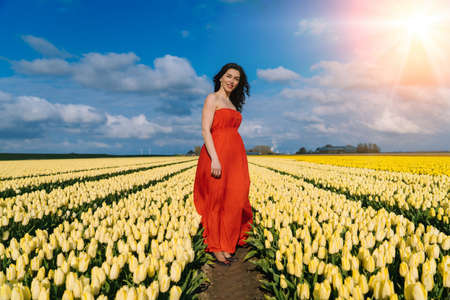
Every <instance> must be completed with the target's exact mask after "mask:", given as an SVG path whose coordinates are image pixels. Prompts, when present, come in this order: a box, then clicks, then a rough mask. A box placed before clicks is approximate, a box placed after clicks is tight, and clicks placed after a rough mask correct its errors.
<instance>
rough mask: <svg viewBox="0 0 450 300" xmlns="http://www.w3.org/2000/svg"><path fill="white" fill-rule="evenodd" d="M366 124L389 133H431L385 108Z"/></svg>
mask: <svg viewBox="0 0 450 300" xmlns="http://www.w3.org/2000/svg"><path fill="white" fill-rule="evenodd" d="M367 126H368V127H370V128H372V129H375V130H377V131H383V132H390V133H400V134H404V133H428V134H429V133H431V132H428V131H427V130H426V129H424V128H421V127H419V126H417V125H416V124H414V123H413V122H412V121H410V120H408V119H406V118H404V117H402V116H399V115H395V114H394V113H392V112H390V111H389V110H385V111H384V112H383V113H382V114H381V116H379V117H378V118H377V119H375V120H374V121H373V122H372V123H368V124H367Z"/></svg>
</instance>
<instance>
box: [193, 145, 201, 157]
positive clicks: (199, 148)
mask: <svg viewBox="0 0 450 300" xmlns="http://www.w3.org/2000/svg"><path fill="white" fill-rule="evenodd" d="M201 150H202V146H195V147H194V152H195V154H196V155H200V151H201Z"/></svg>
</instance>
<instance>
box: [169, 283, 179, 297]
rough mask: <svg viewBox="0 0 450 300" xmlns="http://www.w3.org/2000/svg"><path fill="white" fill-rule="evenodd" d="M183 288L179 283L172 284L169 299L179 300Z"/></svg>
mask: <svg viewBox="0 0 450 300" xmlns="http://www.w3.org/2000/svg"><path fill="white" fill-rule="evenodd" d="M181 293H182V291H181V288H180V287H179V286H177V285H174V286H172V288H171V289H170V294H169V299H170V300H178V299H180V297H181Z"/></svg>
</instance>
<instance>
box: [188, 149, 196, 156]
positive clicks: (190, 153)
mask: <svg viewBox="0 0 450 300" xmlns="http://www.w3.org/2000/svg"><path fill="white" fill-rule="evenodd" d="M186 155H195V152H194V151H192V150H189V151H188V152H187V153H186Z"/></svg>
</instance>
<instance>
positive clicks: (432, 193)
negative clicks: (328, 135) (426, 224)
mask: <svg viewBox="0 0 450 300" xmlns="http://www.w3.org/2000/svg"><path fill="white" fill-rule="evenodd" d="M250 161H251V162H255V163H257V164H259V165H264V166H267V167H270V168H274V169H276V170H279V171H282V172H286V173H288V174H291V175H293V176H297V177H299V178H302V179H303V180H305V181H308V182H310V183H313V184H314V185H316V186H318V187H321V188H325V189H330V190H332V191H336V192H339V193H343V194H345V195H346V196H347V197H349V198H353V199H358V200H359V199H365V200H367V201H368V202H378V203H381V204H383V205H385V207H386V208H390V207H391V208H392V207H394V208H398V209H399V210H402V211H404V212H405V213H408V211H411V213H409V214H408V215H411V218H418V217H421V220H420V221H424V220H431V221H433V219H435V220H436V222H434V223H436V224H434V223H433V224H434V225H436V226H437V225H438V224H441V225H442V226H440V227H441V228H440V229H442V230H445V228H447V233H449V231H448V229H449V226H448V225H449V224H450V219H449V218H450V198H449V194H448V191H449V190H450V178H449V177H448V176H445V175H440V176H431V175H416V174H408V173H394V172H384V171H374V170H367V169H354V168H353V169H351V168H345V167H336V166H329V165H320V164H312V163H306V162H296V161H288V160H281V159H272V158H254V159H251V160H250ZM413 221H414V220H413Z"/></svg>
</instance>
